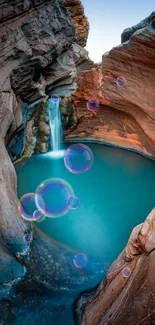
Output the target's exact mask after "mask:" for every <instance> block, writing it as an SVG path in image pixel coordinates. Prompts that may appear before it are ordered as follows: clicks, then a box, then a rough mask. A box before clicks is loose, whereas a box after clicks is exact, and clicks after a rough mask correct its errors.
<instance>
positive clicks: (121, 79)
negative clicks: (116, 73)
mask: <svg viewBox="0 0 155 325" xmlns="http://www.w3.org/2000/svg"><path fill="white" fill-rule="evenodd" d="M116 84H117V86H119V87H122V86H124V85H125V84H126V79H125V78H124V77H118V78H117V80H116Z"/></svg>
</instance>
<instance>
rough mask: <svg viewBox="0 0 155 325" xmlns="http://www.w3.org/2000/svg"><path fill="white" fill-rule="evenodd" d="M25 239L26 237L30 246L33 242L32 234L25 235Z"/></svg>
mask: <svg viewBox="0 0 155 325" xmlns="http://www.w3.org/2000/svg"><path fill="white" fill-rule="evenodd" d="M24 237H25V241H26V242H27V243H28V244H30V243H31V241H32V239H33V237H32V234H25V235H24Z"/></svg>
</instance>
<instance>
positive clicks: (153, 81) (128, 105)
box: [68, 13, 155, 157]
mask: <svg viewBox="0 0 155 325" xmlns="http://www.w3.org/2000/svg"><path fill="white" fill-rule="evenodd" d="M150 17H152V18H149V20H148V19H147V23H145V27H143V25H141V24H140V25H136V26H140V29H138V30H137V27H136V32H135V33H133V34H132V36H131V38H130V39H129V40H128V41H127V42H125V43H123V44H121V45H120V46H118V47H115V48H113V49H112V50H111V51H110V52H108V53H106V54H105V55H103V57H102V64H101V65H100V66H97V67H95V66H94V68H93V69H91V70H89V71H84V72H80V73H79V74H78V80H77V82H78V89H77V91H76V93H75V94H74V101H75V106H76V110H77V116H83V120H82V119H81V123H80V124H79V125H78V127H77V129H76V130H75V131H74V132H72V133H71V134H70V135H68V139H70V140H73V139H75V138H79V139H80V138H87V139H96V140H101V141H104V142H106V143H112V144H114V145H118V146H121V147H125V148H129V149H134V150H137V151H140V152H142V153H145V154H147V155H149V156H153V157H154V156H155V109H154V107H155V93H154V88H155V73H154V70H155V63H154V56H155V29H154V28H153V22H154V13H153V14H152V15H151V16H150ZM141 27H143V28H141ZM131 30H134V27H133V28H131ZM124 33H126V32H124ZM124 35H125V34H124ZM120 76H121V77H124V78H125V80H126V83H125V84H124V85H123V86H118V85H117V84H116V80H117V78H118V77H120ZM89 99H97V100H99V102H100V110H99V112H98V113H97V115H96V118H91V114H90V112H89V111H87V108H86V103H87V100H89Z"/></svg>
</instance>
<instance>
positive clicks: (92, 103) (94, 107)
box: [87, 99, 99, 112]
mask: <svg viewBox="0 0 155 325" xmlns="http://www.w3.org/2000/svg"><path fill="white" fill-rule="evenodd" d="M87 108H88V110H89V111H91V112H96V111H98V109H99V102H98V100H96V99H89V100H88V102H87Z"/></svg>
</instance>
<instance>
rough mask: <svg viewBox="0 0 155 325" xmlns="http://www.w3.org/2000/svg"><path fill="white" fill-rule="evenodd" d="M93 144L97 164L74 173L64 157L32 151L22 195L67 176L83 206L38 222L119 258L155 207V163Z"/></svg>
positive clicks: (85, 248)
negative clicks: (45, 182)
mask: <svg viewBox="0 0 155 325" xmlns="http://www.w3.org/2000/svg"><path fill="white" fill-rule="evenodd" d="M89 147H90V148H91V149H92V151H93V153H94V164H93V166H92V168H91V170H89V171H88V172H86V173H85V174H81V175H75V174H72V173H71V172H69V171H68V170H67V169H66V167H65V166H64V163H63V158H52V156H51V154H50V153H47V154H42V155H40V154H37V155H33V156H32V157H31V158H30V159H29V161H28V162H27V163H26V164H25V165H24V166H22V167H19V168H18V169H17V176H18V195H19V197H21V196H22V195H23V194H25V193H27V192H34V191H35V190H36V188H37V186H38V185H39V184H40V183H41V182H42V181H44V180H45V179H47V178H50V177H59V178H63V179H65V180H66V181H68V182H69V183H70V184H71V185H72V187H73V189H74V191H75V194H76V195H77V196H78V197H79V198H80V201H81V205H80V207H79V208H78V209H77V210H76V211H75V210H74V211H70V212H69V213H68V214H67V215H65V216H63V217H62V218H58V219H50V218H46V220H45V221H44V222H43V223H38V224H37V225H38V227H40V228H41V229H42V230H43V231H44V232H45V233H46V234H48V235H49V236H51V237H53V238H54V239H56V240H58V241H60V242H62V243H64V244H67V245H69V246H71V247H72V248H74V249H76V250H78V251H80V252H83V253H85V254H87V255H88V256H90V257H93V258H95V259H96V260H98V261H102V262H105V264H106V263H111V262H112V261H113V260H114V259H115V258H116V257H117V255H118V254H119V253H120V252H121V250H122V249H123V248H124V246H125V245H126V242H127V240H128V237H129V235H130V233H131V231H132V229H133V227H134V226H136V225H137V224H139V223H141V222H143V221H144V219H145V218H146V216H147V215H148V213H149V212H150V211H151V209H152V208H153V207H154V206H155V162H154V161H152V160H149V159H147V158H145V157H143V156H141V155H139V154H137V153H132V152H129V151H126V150H123V149H118V148H112V147H107V146H103V145H99V144H91V145H89Z"/></svg>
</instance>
